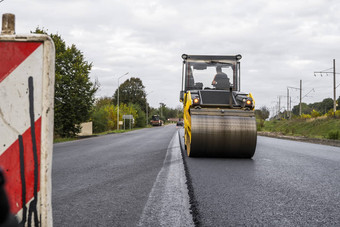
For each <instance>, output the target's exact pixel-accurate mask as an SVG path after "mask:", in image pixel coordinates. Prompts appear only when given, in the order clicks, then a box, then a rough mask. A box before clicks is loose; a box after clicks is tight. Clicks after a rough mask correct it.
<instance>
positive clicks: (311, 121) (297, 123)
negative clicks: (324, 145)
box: [255, 97, 340, 140]
mask: <svg viewBox="0 0 340 227" xmlns="http://www.w3.org/2000/svg"><path fill="white" fill-rule="evenodd" d="M337 101H338V102H339V101H340V97H339V98H338V100H337ZM255 113H256V121H257V129H258V131H264V132H273V133H279V134H282V135H290V136H304V137H309V138H319V139H333V140H340V110H337V111H336V112H335V113H334V112H333V100H332V99H330V98H327V99H324V100H323V101H322V102H316V103H311V104H306V103H302V109H301V113H302V114H301V116H300V115H299V105H297V106H294V107H293V109H292V113H287V112H286V111H284V112H279V113H277V114H276V115H275V116H273V117H272V118H271V119H269V120H268V117H269V110H268V108H266V107H262V108H261V109H258V110H256V111H255ZM267 113H268V115H267Z"/></svg>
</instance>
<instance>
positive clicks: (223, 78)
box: [211, 65, 230, 90]
mask: <svg viewBox="0 0 340 227" xmlns="http://www.w3.org/2000/svg"><path fill="white" fill-rule="evenodd" d="M211 85H213V86H214V87H215V89H216V90H228V89H229V87H230V82H229V78H228V76H227V74H225V73H224V72H222V67H221V66H219V65H218V66H216V75H215V77H214V80H213V81H212V83H211Z"/></svg>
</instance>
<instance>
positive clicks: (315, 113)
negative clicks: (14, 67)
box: [311, 109, 321, 118]
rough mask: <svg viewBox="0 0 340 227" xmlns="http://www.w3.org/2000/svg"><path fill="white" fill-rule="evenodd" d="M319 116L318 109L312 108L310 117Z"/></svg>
mask: <svg viewBox="0 0 340 227" xmlns="http://www.w3.org/2000/svg"><path fill="white" fill-rule="evenodd" d="M320 116H321V114H320V113H319V112H318V111H316V110H314V109H313V111H312V113H311V117H313V118H317V117H320Z"/></svg>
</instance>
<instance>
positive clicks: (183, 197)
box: [138, 131, 194, 226]
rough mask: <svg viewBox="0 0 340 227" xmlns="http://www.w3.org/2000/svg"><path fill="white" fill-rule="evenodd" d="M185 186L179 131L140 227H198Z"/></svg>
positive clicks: (140, 221)
mask: <svg viewBox="0 0 340 227" xmlns="http://www.w3.org/2000/svg"><path fill="white" fill-rule="evenodd" d="M185 182H186V177H185V172H184V164H183V160H182V154H181V150H180V144H179V138H178V132H177V131H176V133H175V134H174V136H173V137H172V139H171V142H170V144H169V146H168V150H167V153H166V157H165V160H164V163H163V167H162V169H161V171H160V172H159V173H158V176H157V178H156V181H155V183H154V185H153V187H152V190H151V192H150V194H149V199H148V201H147V203H146V205H145V207H144V210H143V213H142V216H141V218H140V220H139V223H138V226H194V223H193V218H192V215H191V214H190V210H189V208H190V204H189V193H188V188H187V185H186V184H185Z"/></svg>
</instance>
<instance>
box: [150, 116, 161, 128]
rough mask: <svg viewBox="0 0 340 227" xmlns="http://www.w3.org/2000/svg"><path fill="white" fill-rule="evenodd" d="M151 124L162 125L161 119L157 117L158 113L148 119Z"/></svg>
mask: <svg viewBox="0 0 340 227" xmlns="http://www.w3.org/2000/svg"><path fill="white" fill-rule="evenodd" d="M150 123H151V125H152V126H162V125H163V121H162V120H161V119H159V116H158V115H153V116H152V118H151V121H150Z"/></svg>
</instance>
